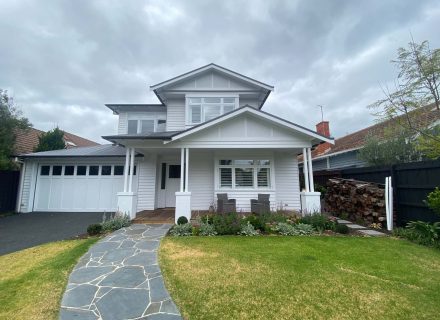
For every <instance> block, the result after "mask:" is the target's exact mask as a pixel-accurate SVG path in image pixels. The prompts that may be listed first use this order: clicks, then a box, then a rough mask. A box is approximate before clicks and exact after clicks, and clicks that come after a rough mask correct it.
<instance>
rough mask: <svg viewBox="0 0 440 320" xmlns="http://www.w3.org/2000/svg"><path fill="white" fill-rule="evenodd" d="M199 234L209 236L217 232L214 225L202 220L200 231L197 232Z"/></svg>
mask: <svg viewBox="0 0 440 320" xmlns="http://www.w3.org/2000/svg"><path fill="white" fill-rule="evenodd" d="M199 234H200V235H201V236H208V237H210V236H215V235H217V232H216V231H215V227H214V225H212V224H209V223H205V222H202V223H201V224H200V232H199Z"/></svg>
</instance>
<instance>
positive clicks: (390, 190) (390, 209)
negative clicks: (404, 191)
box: [385, 177, 393, 231]
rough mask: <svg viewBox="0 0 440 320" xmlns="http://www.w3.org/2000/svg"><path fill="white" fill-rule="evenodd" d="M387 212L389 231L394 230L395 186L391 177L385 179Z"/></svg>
mask: <svg viewBox="0 0 440 320" xmlns="http://www.w3.org/2000/svg"><path fill="white" fill-rule="evenodd" d="M385 211H386V218H387V230H388V231H392V230H393V186H392V183H391V177H386V178H385Z"/></svg>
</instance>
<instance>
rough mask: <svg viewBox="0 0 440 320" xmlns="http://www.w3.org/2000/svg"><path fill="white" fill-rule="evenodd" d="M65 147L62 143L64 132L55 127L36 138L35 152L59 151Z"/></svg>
mask: <svg viewBox="0 0 440 320" xmlns="http://www.w3.org/2000/svg"><path fill="white" fill-rule="evenodd" d="M65 147H66V143H65V142H64V131H62V130H60V129H59V128H58V127H56V128H55V129H53V130H50V131H48V132H46V133H43V134H42V135H41V136H39V137H38V146H37V147H36V148H35V150H34V151H35V152H41V151H50V150H60V149H64V148H65Z"/></svg>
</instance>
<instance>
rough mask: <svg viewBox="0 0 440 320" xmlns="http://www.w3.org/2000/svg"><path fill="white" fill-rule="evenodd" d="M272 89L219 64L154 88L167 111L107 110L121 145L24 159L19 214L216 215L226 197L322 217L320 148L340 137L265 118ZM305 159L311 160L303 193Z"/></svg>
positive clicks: (243, 206)
mask: <svg viewBox="0 0 440 320" xmlns="http://www.w3.org/2000/svg"><path fill="white" fill-rule="evenodd" d="M273 89H274V88H273V86H270V85H267V84H264V83H262V82H260V81H257V80H254V79H251V78H249V77H246V76H244V75H242V74H239V73H237V72H234V71H231V70H228V69H225V68H223V67H220V66H218V65H215V64H209V65H207V66H204V67H201V68H199V69H196V70H193V71H190V72H188V73H185V74H182V75H180V76H177V77H175V78H172V79H170V80H167V81H164V82H161V83H159V84H156V85H153V86H151V90H152V91H153V92H154V93H155V94H156V96H157V97H158V99H159V101H160V102H161V103H160V104H148V105H146V104H136V105H134V104H108V105H107V107H108V108H110V109H111V110H112V111H113V113H114V114H115V115H118V117H119V120H118V132H117V134H116V135H110V136H104V137H103V138H104V139H106V140H108V141H110V142H112V143H113V144H112V145H111V144H108V145H101V146H94V147H84V148H75V149H68V150H59V151H47V152H39V153H32V154H26V155H22V159H23V161H24V166H23V170H22V179H21V184H20V193H19V200H18V211H20V212H31V211H54V212H63V211H64V212H92V211H116V210H120V211H122V212H126V213H128V214H129V215H130V216H131V217H132V218H134V217H135V216H136V213H137V212H140V211H144V210H154V209H157V208H168V207H175V211H176V214H175V218H176V219H177V218H178V217H180V216H186V217H188V218H190V217H191V212H192V211H193V212H194V211H196V210H208V209H209V208H212V207H213V205H214V204H215V203H216V199H217V197H216V194H217V193H227V194H228V197H229V198H231V199H236V203H237V211H244V212H246V211H250V199H254V198H256V197H257V195H258V194H259V193H263V194H270V203H271V209H272V210H276V209H280V208H282V209H284V210H298V211H299V210H301V209H302V210H303V211H315V210H318V209H319V208H320V204H319V193H318V192H314V188H313V175H312V170H311V169H312V168H311V167H312V164H311V161H310V151H311V149H312V148H313V147H314V146H316V145H318V144H320V143H322V142H329V143H333V139H332V138H329V137H325V136H322V135H320V134H318V133H317V132H315V131H312V130H309V129H307V128H304V127H302V126H300V125H298V124H295V123H292V122H290V121H287V120H285V119H281V118H279V117H276V116H274V115H272V114H269V113H266V112H264V111H262V110H261V109H262V107H263V105H264V103H265V101H266V99H267V97H268V96H269V94H270V93H271V91H273ZM299 154H304V155H306V157H305V158H306V159H307V161H305V162H304V168H305V170H304V173H305V174H304V180H305V185H306V188H305V190H303V191H302V192H300V187H299V176H298V162H297V156H298V155H299Z"/></svg>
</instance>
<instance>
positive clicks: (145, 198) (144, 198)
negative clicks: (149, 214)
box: [137, 156, 157, 211]
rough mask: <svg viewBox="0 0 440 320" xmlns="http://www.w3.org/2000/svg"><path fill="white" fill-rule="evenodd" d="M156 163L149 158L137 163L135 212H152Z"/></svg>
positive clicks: (153, 207) (153, 158) (154, 158)
mask: <svg viewBox="0 0 440 320" xmlns="http://www.w3.org/2000/svg"><path fill="white" fill-rule="evenodd" d="M156 163H157V159H156V157H155V156H154V157H153V156H151V157H149V158H147V159H145V160H144V161H141V162H139V164H138V168H139V176H138V194H137V211H142V210H154V209H155V207H156V206H155V199H156Z"/></svg>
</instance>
